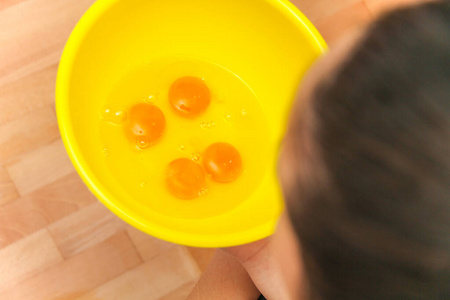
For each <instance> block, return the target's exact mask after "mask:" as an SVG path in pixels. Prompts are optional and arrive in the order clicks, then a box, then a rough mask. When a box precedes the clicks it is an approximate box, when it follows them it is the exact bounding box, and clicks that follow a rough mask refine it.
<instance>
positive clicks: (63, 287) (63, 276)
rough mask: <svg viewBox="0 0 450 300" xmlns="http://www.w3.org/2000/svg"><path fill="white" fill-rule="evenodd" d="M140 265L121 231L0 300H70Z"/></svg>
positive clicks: (15, 289)
mask: <svg viewBox="0 0 450 300" xmlns="http://www.w3.org/2000/svg"><path fill="white" fill-rule="evenodd" d="M140 263H141V260H140V258H139V255H138V254H137V252H136V249H135V248H134V246H133V244H132V243H131V241H130V239H129V238H128V235H127V234H126V233H125V232H124V231H122V232H120V233H117V234H116V235H114V236H112V237H111V238H109V239H107V240H105V241H104V242H102V243H100V244H98V245H97V246H94V247H92V248H90V249H88V250H86V251H85V252H83V253H81V254H80V255H77V256H75V257H73V258H72V259H69V260H66V261H63V262H61V263H59V264H57V265H55V266H53V267H51V268H49V269H47V270H46V271H44V272H42V273H39V274H38V275H36V276H34V277H31V278H29V279H27V280H25V281H23V282H21V283H19V284H18V285H16V286H15V288H12V289H9V290H7V291H5V292H3V293H0V299H8V300H24V299H27V300H41V299H58V298H59V299H67V298H65V297H68V296H69V295H70V298H74V297H75V296H80V295H82V294H84V293H86V292H88V291H90V290H91V289H93V288H95V287H97V286H99V285H101V284H103V283H105V282H107V281H108V280H110V279H113V278H115V277H117V276H119V275H121V274H123V273H124V272H126V271H128V270H129V269H132V268H133V267H135V266H137V265H139V264H140Z"/></svg>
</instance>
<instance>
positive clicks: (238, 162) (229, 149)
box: [203, 143, 242, 183]
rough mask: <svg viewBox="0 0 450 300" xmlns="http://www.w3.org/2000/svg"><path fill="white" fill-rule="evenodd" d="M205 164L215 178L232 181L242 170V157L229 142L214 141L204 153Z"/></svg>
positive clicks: (221, 180) (218, 180)
mask: <svg viewBox="0 0 450 300" xmlns="http://www.w3.org/2000/svg"><path fill="white" fill-rule="evenodd" d="M203 166H204V167H205V170H206V172H207V173H208V174H211V177H212V179H213V180H215V181H217V182H223V183H225V182H231V181H234V180H236V178H238V177H239V175H240V174H241V172H242V159H241V155H240V154H239V152H238V151H237V150H236V148H235V147H233V146H232V145H230V144H228V143H214V144H212V145H210V146H209V147H208V148H207V149H206V150H205V152H204V154H203Z"/></svg>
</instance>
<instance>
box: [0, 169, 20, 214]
mask: <svg viewBox="0 0 450 300" xmlns="http://www.w3.org/2000/svg"><path fill="white" fill-rule="evenodd" d="M17 198H19V193H18V192H17V189H16V186H15V185H14V182H13V181H12V180H11V177H10V176H9V174H8V172H6V169H5V168H4V167H2V166H0V206H2V205H4V204H6V203H8V202H11V201H13V200H15V199H17Z"/></svg>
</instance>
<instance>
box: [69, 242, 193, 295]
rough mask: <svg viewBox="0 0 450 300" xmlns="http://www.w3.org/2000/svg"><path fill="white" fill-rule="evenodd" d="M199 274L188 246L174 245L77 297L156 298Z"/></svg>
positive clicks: (188, 281)
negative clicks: (185, 247) (187, 249)
mask: <svg viewBox="0 0 450 300" xmlns="http://www.w3.org/2000/svg"><path fill="white" fill-rule="evenodd" d="M199 276H200V271H199V270H198V268H197V266H196V265H195V262H193V260H192V258H190V256H189V253H188V252H187V251H186V249H184V247H173V248H172V249H170V250H168V251H166V252H164V253H161V254H160V255H157V256H155V257H153V259H151V260H149V261H147V262H146V263H144V264H142V265H140V266H139V267H137V268H134V269H133V270H130V271H128V272H127V273H125V274H123V275H121V276H119V277H117V278H115V279H113V280H111V281H109V282H108V283H106V284H104V285H102V286H100V287H98V288H96V289H95V290H93V291H91V292H90V293H88V294H86V295H84V296H82V297H80V298H77V300H90V299H111V300H113V299H117V300H122V299H146V300H157V299H159V298H160V297H163V296H164V295H166V294H167V293H170V292H172V291H173V290H175V289H177V288H179V287H181V286H183V285H185V284H189V283H191V284H192V283H193V282H195V281H196V280H197V279H198V278H199Z"/></svg>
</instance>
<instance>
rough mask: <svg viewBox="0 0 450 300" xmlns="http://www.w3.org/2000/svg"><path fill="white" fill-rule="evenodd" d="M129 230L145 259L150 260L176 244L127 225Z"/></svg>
mask: <svg viewBox="0 0 450 300" xmlns="http://www.w3.org/2000/svg"><path fill="white" fill-rule="evenodd" d="M127 232H128V235H129V236H130V238H131V240H132V241H133V243H134V245H135V246H136V249H137V251H138V252H139V254H140V255H141V257H142V259H143V260H144V261H148V260H150V259H152V258H153V257H155V256H156V255H158V254H159V253H161V252H164V251H168V250H170V249H171V248H172V247H174V246H175V244H172V243H169V242H166V241H163V240H160V239H157V238H154V237H152V236H149V235H148V234H146V233H144V232H142V231H140V230H138V229H136V228H133V227H131V226H129V225H128V226H127Z"/></svg>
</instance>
